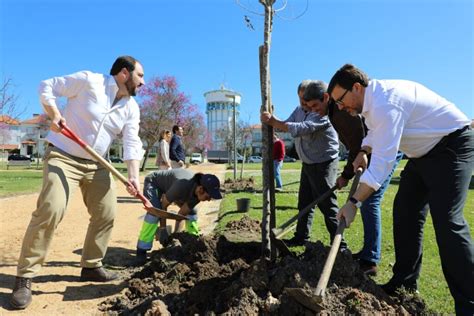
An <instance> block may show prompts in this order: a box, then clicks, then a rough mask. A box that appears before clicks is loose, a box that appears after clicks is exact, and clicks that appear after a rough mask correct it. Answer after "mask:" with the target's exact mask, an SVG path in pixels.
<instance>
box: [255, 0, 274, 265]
mask: <svg viewBox="0 0 474 316" xmlns="http://www.w3.org/2000/svg"><path fill="white" fill-rule="evenodd" d="M274 2H275V1H274V0H266V1H265V0H260V3H262V4H263V6H264V7H265V27H264V44H263V45H262V46H260V47H259V59H260V86H261V93H262V107H261V109H260V112H264V111H266V112H270V113H271V112H273V109H272V102H271V85H270V43H271V32H272V19H273V8H272V5H273V3H274ZM272 150H273V127H272V126H269V125H266V124H262V156H263V163H262V174H263V209H262V258H265V259H267V260H268V259H270V260H272V261H273V260H275V259H276V249H275V246H274V245H273V244H272V242H271V239H270V231H271V229H272V228H274V227H275V181H274V173H273V168H274V167H273V157H272Z"/></svg>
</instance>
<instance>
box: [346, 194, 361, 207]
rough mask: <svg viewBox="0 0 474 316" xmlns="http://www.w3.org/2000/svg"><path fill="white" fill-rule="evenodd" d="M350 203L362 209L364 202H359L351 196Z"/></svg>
mask: <svg viewBox="0 0 474 316" xmlns="http://www.w3.org/2000/svg"><path fill="white" fill-rule="evenodd" d="M349 202H351V203H352V204H354V205H355V207H357V208H360V207H361V206H362V202H361V201H358V200H357V199H356V198H355V197H353V196H351V197H350V199H349Z"/></svg>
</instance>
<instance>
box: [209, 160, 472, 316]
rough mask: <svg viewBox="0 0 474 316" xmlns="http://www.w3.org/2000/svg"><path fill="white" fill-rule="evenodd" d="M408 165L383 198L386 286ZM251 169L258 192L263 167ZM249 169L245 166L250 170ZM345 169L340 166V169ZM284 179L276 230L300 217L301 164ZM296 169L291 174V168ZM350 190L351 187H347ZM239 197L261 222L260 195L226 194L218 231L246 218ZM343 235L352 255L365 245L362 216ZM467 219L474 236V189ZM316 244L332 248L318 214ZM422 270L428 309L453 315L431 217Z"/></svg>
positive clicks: (342, 196) (382, 278) (380, 279)
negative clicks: (396, 204)
mask: <svg viewBox="0 0 474 316" xmlns="http://www.w3.org/2000/svg"><path fill="white" fill-rule="evenodd" d="M405 164H406V160H404V161H402V163H401V164H400V165H399V166H398V168H397V170H396V172H395V174H394V180H395V181H392V184H390V186H389V187H388V189H387V191H386V192H385V195H384V200H383V202H382V231H383V233H382V234H383V235H382V260H381V262H380V264H379V273H378V275H377V277H376V278H375V281H376V282H377V283H385V282H387V281H388V280H389V279H390V277H391V276H392V266H393V264H394V261H395V259H394V248H393V236H392V205H393V199H394V197H395V194H396V192H397V190H398V181H396V180H397V177H399V175H400V171H401V170H402V169H403V166H404V165H405ZM248 165H251V168H246V170H247V171H246V172H245V173H244V177H248V176H253V177H254V178H255V181H256V184H257V188H261V185H262V176H261V169H259V168H261V164H248ZM248 165H246V166H248ZM342 166H343V164H342V163H340V168H341V167H342ZM284 167H286V168H284V169H283V170H284V171H283V172H282V177H283V183H284V190H285V192H284V193H277V195H276V205H277V214H276V216H277V226H278V225H281V224H282V223H284V222H285V221H287V220H288V219H289V218H290V217H292V216H294V215H295V214H296V213H297V209H296V205H297V199H298V193H297V192H298V187H299V176H300V169H299V168H300V164H299V163H287V164H284ZM291 167H293V168H294V169H293V170H291V169H290V168H291ZM226 177H227V178H231V177H232V173H228V174H227V175H226ZM348 187H349V186H348ZM348 187H347V188H345V189H346V190H343V191H341V192H340V193H338V203H339V206H342V205H343V204H344V202H345V200H346V199H347V194H348V190H349V188H348ZM240 197H248V198H250V199H251V209H250V211H249V212H248V215H249V216H251V217H252V218H255V219H259V220H261V217H262V211H261V207H262V194H261V193H255V194H254V193H230V194H226V196H225V198H224V200H223V202H222V204H221V208H220V217H221V218H222V220H221V221H220V222H219V224H218V226H217V228H216V230H217V231H219V230H222V228H223V227H225V225H226V223H227V222H229V221H231V220H237V219H239V218H240V217H242V216H243V214H242V213H236V212H235V211H236V202H235V199H237V198H240ZM359 215H360V214H358V216H357V217H356V220H355V221H354V223H353V224H352V225H351V227H350V228H349V229H347V230H346V231H345V233H344V238H345V239H346V240H347V243H348V245H349V247H350V249H351V250H352V251H353V252H357V251H359V250H360V249H361V247H362V245H363V227H362V219H361V217H360V216H359ZM464 215H465V217H466V220H467V222H468V223H469V224H470V228H471V236H474V189H471V190H469V193H468V198H467V202H466V206H465V208H464ZM292 236H293V232H290V233H288V235H287V236H285V237H284V238H290V237H292ZM311 239H312V240H313V241H315V240H321V241H323V242H324V243H325V244H326V245H329V236H328V233H327V231H326V227H325V225H324V220H323V216H322V214H321V212H319V211H316V216H315V219H314V223H313V231H312V238H311ZM295 249H296V250H297V252H300V251H302V247H298V248H295ZM423 249H424V252H423V267H422V272H421V278H420V287H419V290H420V293H421V296H422V297H423V298H424V299H425V301H426V303H427V304H428V307H429V309H431V310H432V311H436V312H438V313H449V314H453V313H454V302H453V299H452V297H451V294H450V292H449V289H448V286H447V284H446V281H445V280H444V276H443V273H442V271H441V262H440V259H439V255H438V247H437V244H436V239H435V235H434V230H433V225H432V221H431V217H430V216H428V219H427V222H426V225H425V230H424V244H423Z"/></svg>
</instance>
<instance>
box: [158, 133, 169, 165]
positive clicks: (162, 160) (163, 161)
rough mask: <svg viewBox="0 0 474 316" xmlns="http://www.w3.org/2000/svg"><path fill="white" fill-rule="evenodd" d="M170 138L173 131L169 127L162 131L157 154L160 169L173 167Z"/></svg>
mask: <svg viewBox="0 0 474 316" xmlns="http://www.w3.org/2000/svg"><path fill="white" fill-rule="evenodd" d="M170 140H171V131H169V130H167V129H165V130H162V131H161V133H160V146H159V150H158V154H157V155H156V165H157V166H158V167H160V170H169V169H171V160H170Z"/></svg>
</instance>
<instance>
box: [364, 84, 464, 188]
mask: <svg viewBox="0 0 474 316" xmlns="http://www.w3.org/2000/svg"><path fill="white" fill-rule="evenodd" d="M362 116H363V117H364V118H365V124H366V125H367V127H368V129H369V132H368V133H367V136H366V137H365V138H364V140H363V141H362V146H370V147H371V148H372V158H371V160H370V166H369V168H368V169H367V170H366V172H364V174H363V175H362V177H361V180H360V181H361V182H363V183H365V184H367V185H368V186H370V187H371V188H373V189H374V190H378V188H379V187H380V185H381V184H382V183H383V181H384V180H385V179H386V178H387V176H388V174H389V173H390V170H392V167H393V165H394V164H395V157H396V155H397V151H398V150H400V151H402V152H403V153H404V154H406V155H407V156H408V157H410V158H419V157H422V156H423V155H425V154H427V153H428V152H429V151H430V150H431V149H432V148H433V147H434V146H436V144H437V143H438V142H439V141H440V140H441V138H443V137H444V136H446V135H448V134H450V133H452V132H454V131H456V130H458V129H460V128H462V127H464V126H466V125H469V124H470V123H471V121H470V120H469V119H468V118H467V116H466V115H465V114H464V113H462V112H461V111H460V110H459V109H458V108H457V107H456V106H455V105H454V104H453V103H451V102H449V101H448V100H446V99H444V98H443V97H441V96H439V95H437V94H436V93H434V92H433V91H431V90H429V89H428V88H426V87H424V86H423V85H421V84H419V83H416V82H413V81H406V80H371V81H370V82H369V85H368V87H367V88H366V89H365V96H364V104H363V109H362Z"/></svg>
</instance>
